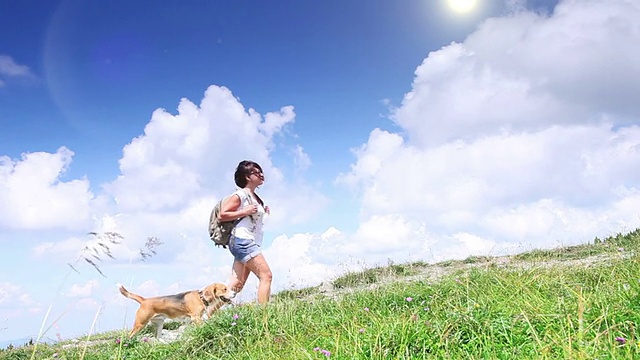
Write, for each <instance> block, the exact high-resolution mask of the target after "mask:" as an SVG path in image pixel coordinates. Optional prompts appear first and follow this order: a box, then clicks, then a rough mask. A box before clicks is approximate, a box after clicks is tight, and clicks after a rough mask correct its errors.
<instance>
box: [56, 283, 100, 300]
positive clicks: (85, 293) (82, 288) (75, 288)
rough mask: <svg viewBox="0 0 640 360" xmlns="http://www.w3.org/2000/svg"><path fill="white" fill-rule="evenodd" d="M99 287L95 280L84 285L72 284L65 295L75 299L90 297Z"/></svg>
mask: <svg viewBox="0 0 640 360" xmlns="http://www.w3.org/2000/svg"><path fill="white" fill-rule="evenodd" d="M99 286H100V284H99V283H98V281H97V280H89V281H87V282H86V283H84V284H73V285H72V286H71V288H70V289H69V290H68V291H67V293H66V294H65V295H66V296H67V297H77V298H86V297H90V296H91V295H92V294H93V292H94V291H95V289H97V288H98V287H99Z"/></svg>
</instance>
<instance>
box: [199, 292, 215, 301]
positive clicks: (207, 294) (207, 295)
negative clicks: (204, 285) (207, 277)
mask: <svg viewBox="0 0 640 360" xmlns="http://www.w3.org/2000/svg"><path fill="white" fill-rule="evenodd" d="M202 296H203V297H204V298H205V299H206V300H207V301H212V300H213V293H212V292H211V290H209V289H205V290H204V291H203V292H202Z"/></svg>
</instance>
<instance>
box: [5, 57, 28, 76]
mask: <svg viewBox="0 0 640 360" xmlns="http://www.w3.org/2000/svg"><path fill="white" fill-rule="evenodd" d="M30 75H31V71H30V70H29V67H28V66H26V65H20V64H17V63H16V62H15V61H14V60H13V58H12V57H11V56H8V55H0V76H16V77H18V76H30Z"/></svg>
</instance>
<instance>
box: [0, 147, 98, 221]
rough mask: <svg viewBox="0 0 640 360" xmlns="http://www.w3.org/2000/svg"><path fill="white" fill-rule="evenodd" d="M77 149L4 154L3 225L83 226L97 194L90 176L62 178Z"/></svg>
mask: <svg viewBox="0 0 640 360" xmlns="http://www.w3.org/2000/svg"><path fill="white" fill-rule="evenodd" d="M72 157H73V152H72V151H70V150H69V149H67V148H65V147H61V148H60V149H58V151H57V152H56V153H55V154H50V153H45V152H36V153H26V154H23V155H22V158H21V159H20V160H15V161H14V160H12V159H10V158H8V157H6V156H2V157H0V226H2V227H4V228H9V229H50V228H66V229H79V228H82V227H83V226H84V225H85V224H86V222H87V220H88V219H89V216H90V213H89V211H90V203H91V200H92V198H93V194H92V193H91V192H90V191H89V182H88V180H86V179H81V180H70V181H66V182H65V181H62V180H61V178H62V176H63V174H64V172H65V171H66V169H67V168H68V166H69V164H70V163H71V159H72Z"/></svg>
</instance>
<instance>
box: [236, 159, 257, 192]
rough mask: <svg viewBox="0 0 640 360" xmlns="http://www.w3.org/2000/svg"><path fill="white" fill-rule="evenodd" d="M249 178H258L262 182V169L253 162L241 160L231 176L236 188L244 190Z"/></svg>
mask: <svg viewBox="0 0 640 360" xmlns="http://www.w3.org/2000/svg"><path fill="white" fill-rule="evenodd" d="M251 176H260V178H261V179H263V180H264V176H263V175H262V168H261V167H260V165H259V164H258V163H257V162H255V161H250V160H243V161H240V163H239V164H238V167H237V168H236V172H235V174H234V175H233V177H234V179H235V181H236V185H237V186H238V187H241V188H244V187H245V186H247V182H248V181H249V178H250V177H251Z"/></svg>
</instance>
